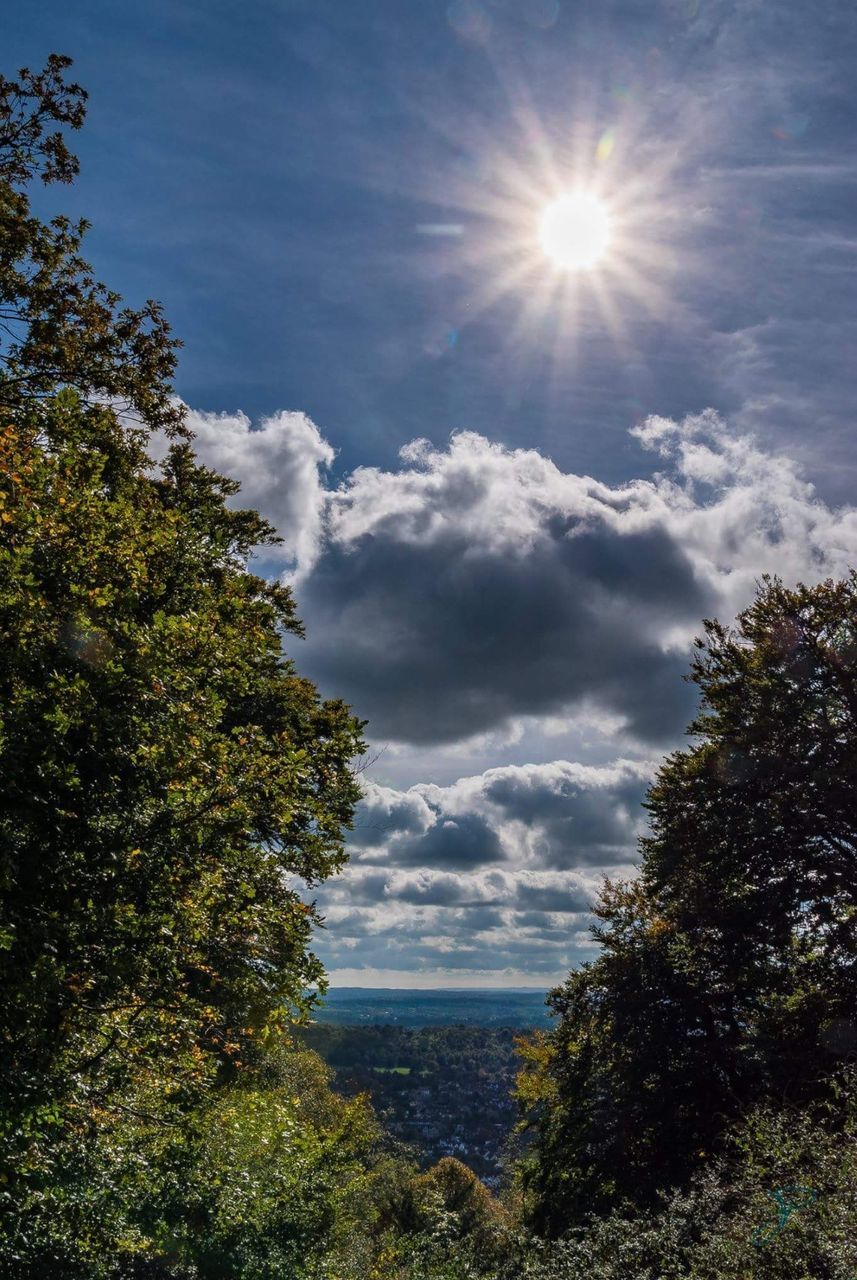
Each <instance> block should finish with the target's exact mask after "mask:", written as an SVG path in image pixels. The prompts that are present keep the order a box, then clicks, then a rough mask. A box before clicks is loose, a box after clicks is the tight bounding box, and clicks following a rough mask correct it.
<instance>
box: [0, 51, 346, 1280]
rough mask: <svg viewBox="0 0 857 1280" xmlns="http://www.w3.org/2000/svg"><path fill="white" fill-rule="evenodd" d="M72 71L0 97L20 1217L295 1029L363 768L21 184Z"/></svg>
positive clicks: (12, 1124) (1, 1061) (100, 304)
mask: <svg viewBox="0 0 857 1280" xmlns="http://www.w3.org/2000/svg"><path fill="white" fill-rule="evenodd" d="M67 65H68V59H63V58H57V57H53V58H51V59H50V60H49V62H48V65H47V68H46V69H45V71H44V72H42V73H40V74H39V75H32V74H31V73H30V72H28V71H23V72H21V74H20V79H19V81H18V82H17V83H14V84H13V83H10V82H8V81H6V80H0V210H2V225H0V309H3V308H5V309H3V310H2V322H3V325H4V326H5V327H4V329H3V332H4V334H5V339H4V342H5V345H4V347H3V350H2V355H0V364H1V365H2V369H0V411H1V412H0V1097H2V1099H3V1102H2V1115H0V1140H2V1143H3V1151H2V1156H3V1162H4V1168H3V1178H5V1181H3V1180H2V1178H0V1205H3V1206H4V1207H6V1208H12V1209H19V1208H20V1207H21V1206H22V1205H25V1204H29V1205H31V1207H32V1206H35V1207H34V1208H33V1212H34V1213H36V1212H37V1210H38V1205H39V1204H40V1203H41V1204H43V1203H44V1201H43V1200H42V1201H40V1200H39V1196H40V1195H41V1194H42V1192H44V1191H45V1188H47V1187H50V1186H51V1185H52V1184H51V1178H52V1176H53V1174H52V1169H54V1163H53V1160H54V1157H53V1155H52V1154H51V1153H52V1152H53V1151H54V1150H55V1149H56V1150H58V1149H59V1147H60V1146H62V1143H64V1142H65V1143H67V1142H68V1140H69V1135H70V1134H71V1135H74V1136H75V1141H77V1142H78V1143H79V1144H80V1145H81V1150H83V1148H84V1147H85V1146H86V1144H87V1143H88V1142H89V1140H90V1138H91V1137H92V1134H93V1133H94V1132H95V1131H97V1130H98V1129H99V1128H100V1127H103V1125H104V1124H105V1123H106V1119H105V1117H107V1116H108V1115H112V1116H114V1117H115V1116H116V1115H123V1114H125V1112H126V1111H127V1110H128V1107H129V1105H131V1104H130V1103H129V1100H130V1099H132V1098H133V1097H134V1096H136V1093H137V1091H140V1090H142V1092H143V1093H144V1094H145V1095H146V1098H147V1109H148V1110H152V1109H154V1110H157V1108H158V1107H159V1106H163V1107H165V1108H167V1109H169V1108H171V1107H174V1108H179V1109H181V1108H187V1107H188V1106H191V1105H196V1101H197V1099H198V1096H199V1091H200V1089H203V1088H205V1087H207V1085H208V1084H209V1083H210V1082H212V1081H222V1080H227V1079H229V1078H230V1076H231V1075H232V1074H234V1073H235V1071H236V1070H238V1069H239V1066H240V1063H241V1062H242V1061H243V1060H244V1059H245V1058H246V1056H247V1054H248V1053H249V1052H251V1050H252V1047H253V1045H255V1044H256V1043H258V1042H259V1041H261V1040H263V1039H264V1038H265V1037H266V1036H269V1035H271V1034H273V1033H274V1029H275V1028H276V1027H277V1026H278V1025H280V1024H281V1023H283V1022H284V1021H288V1020H289V1019H290V1018H293V1017H300V1016H302V1014H303V1012H305V1011H306V1009H307V1008H308V1007H309V1005H310V1003H311V999H312V997H311V996H309V995H308V990H309V988H311V987H312V986H314V985H316V984H320V983H323V973H322V968H321V965H320V964H319V962H318V961H317V960H316V959H315V957H314V956H313V955H312V953H311V952H310V951H309V949H308V945H309V939H310V934H311V930H312V927H313V925H314V924H316V923H317V922H318V919H319V917H318V914H317V912H316V910H315V908H314V906H313V905H311V904H308V903H306V902H305V901H304V900H303V897H302V894H301V891H300V886H301V884H303V885H306V886H309V887H310V888H311V887H312V886H313V885H315V884H316V883H317V882H318V881H319V880H321V879H323V878H324V877H325V876H327V875H329V874H330V873H331V872H333V871H335V870H336V869H337V868H339V867H340V866H341V865H342V863H343V861H344V857H345V854H344V848H343V834H344V829H345V828H346V827H347V826H348V825H349V823H350V820H351V816H352V812H353V807H354V804H355V803H356V800H357V798H358V795H359V789H358V786H357V782H356V779H355V777H354V774H353V772H352V769H351V761H352V760H353V759H354V757H355V756H356V755H357V754H359V753H360V752H361V751H362V749H363V743H362V741H361V723H360V722H359V721H357V720H356V719H355V718H354V717H353V716H352V714H351V713H350V711H349V710H348V708H347V707H346V706H344V705H343V704H342V703H341V702H338V701H326V702H325V701H322V700H321V699H320V698H319V696H318V693H317V691H316V689H315V688H314V686H313V685H312V684H311V683H310V682H309V681H308V680H306V679H303V678H301V677H300V676H299V675H298V674H297V672H296V671H295V669H294V666H293V664H292V662H291V661H290V660H289V659H288V658H287V657H286V656H284V654H283V650H282V643H283V638H284V637H285V636H295V635H300V634H301V626H300V623H299V621H298V619H297V617H296V613H295V606H294V602H293V600H292V597H291V594H290V592H289V590H288V589H287V588H285V587H283V586H280V585H277V584H273V583H269V582H266V581H264V580H263V579H261V578H259V577H257V576H255V575H254V574H252V573H251V572H249V571H248V568H247V563H248V559H249V557H250V556H251V554H252V553H253V552H254V551H255V550H256V549H257V548H259V547H260V546H264V545H266V544H269V543H271V542H274V541H276V535H275V533H274V531H273V529H272V528H271V527H270V526H269V525H267V524H266V523H265V522H264V521H263V520H262V519H261V518H260V517H259V516H258V515H257V514H256V513H255V512H252V511H241V510H234V509H232V507H231V506H230V505H229V500H230V499H231V498H232V497H233V496H234V495H235V494H236V492H237V490H238V485H237V484H236V483H235V482H233V481H230V480H227V479H224V478H223V477H221V476H218V475H216V474H215V473H213V472H212V471H210V470H208V469H206V468H205V467H203V466H201V465H200V464H199V462H198V461H197V460H196V458H195V457H194V455H193V452H192V449H191V447H190V444H189V443H188V442H187V440H183V439H181V438H179V439H175V438H174V440H173V443H172V444H171V446H170V447H169V450H168V453H167V456H166V459H165V460H164V461H163V463H162V464H160V465H157V466H156V465H155V464H154V463H153V462H152V461H151V460H150V458H149V457H148V456H147V452H146V450H147V446H148V442H149V438H150V434H151V432H152V430H154V429H163V430H165V431H166V432H167V434H168V435H169V434H170V433H172V435H173V436H174V437H175V436H176V435H178V436H179V437H180V436H181V434H182V431H183V428H182V423H181V413H180V411H179V410H178V409H176V408H175V405H174V401H173V398H172V392H171V388H170V386H169V383H168V377H169V374H170V373H171V371H172V367H173V361H174V346H175V344H174V343H173V342H172V340H171V339H170V338H169V333H168V329H167V327H166V325H165V323H164V322H163V321H162V319H161V317H160V312H159V310H158V309H157V308H155V307H154V306H153V305H148V306H147V308H145V309H144V311H143V312H132V311H129V310H127V309H120V307H119V300H118V298H117V296H116V295H115V294H112V293H110V292H108V291H106V290H104V289H103V288H102V287H101V286H100V285H96V284H94V283H93V281H92V277H91V273H90V272H89V268H88V267H87V266H86V264H85V263H83V262H82V261H81V259H80V258H79V256H78V254H77V246H78V243H79V236H80V234H81V228H80V227H78V228H75V229H72V228H70V227H69V225H68V224H67V223H65V222H64V221H63V220H62V219H55V220H54V221H53V222H52V223H50V224H47V225H44V224H41V223H39V222H38V220H37V219H35V218H33V217H32V216H31V215H30V213H29V206H28V202H27V198H26V195H25V193H24V192H23V191H22V190H19V187H22V186H23V185H25V184H26V183H27V182H28V181H32V180H33V179H34V178H35V177H36V176H41V177H42V178H44V180H45V181H55V180H68V179H69V178H70V177H72V176H73V174H74V172H75V170H76V161H75V160H74V158H73V157H72V156H71V155H70V154H69V152H68V151H67V150H66V148H65V144H64V142H63V141H62V139H61V137H58V136H57V135H47V134H46V132H45V131H46V127H47V124H48V122H50V121H58V122H60V123H61V124H67V125H69V126H70V127H72V128H77V127H79V125H80V123H81V121H82V118H83V98H84V95H83V93H82V91H81V90H80V89H78V88H77V87H76V86H74V85H71V86H67V85H66V84H65V83H64V80H63V72H64V71H65V68H66V67H67ZM117 401H119V402H120V403H118V404H117ZM129 412H130V416H131V418H132V423H131V425H129ZM185 434H186V433H185ZM165 1122H166V1121H165ZM81 1159H82V1157H81ZM82 1162H83V1161H82ZM31 1236H32V1233H31V1232H29V1229H27V1231H24V1229H23V1228H22V1227H21V1226H20V1223H19V1224H18V1225H17V1226H15V1225H14V1224H13V1226H12V1227H10V1228H9V1232H8V1233H7V1235H6V1244H7V1247H8V1249H9V1250H12V1249H13V1246H12V1245H10V1244H9V1241H10V1240H13V1239H14V1240H17V1241H18V1242H19V1243H20V1241H22V1240H24V1239H25V1237H26V1238H30V1237H31ZM18 1247H19V1246H18V1245H17V1244H16V1245H15V1246H14V1248H18ZM20 1247H21V1248H23V1247H24V1246H23V1245H21V1246H20ZM2 1248H3V1245H2V1244H0V1254H2ZM6 1256H7V1258H9V1257H12V1256H13V1253H10V1252H7V1255H6ZM15 1256H17V1255H15ZM37 1273H39V1274H41V1273H40V1272H38V1268H37Z"/></svg>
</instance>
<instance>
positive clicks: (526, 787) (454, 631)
mask: <svg viewBox="0 0 857 1280" xmlns="http://www.w3.org/2000/svg"><path fill="white" fill-rule="evenodd" d="M201 424H202V426H203V428H204V429H203V430H200V425H201ZM192 425H194V426H195V428H196V429H197V433H198V441H197V443H198V447H199V450H200V453H201V454H202V456H203V458H204V460H205V461H207V462H209V463H212V464H213V465H215V466H219V467H221V469H223V470H224V471H227V472H229V473H231V474H235V475H237V477H238V478H239V479H241V480H242V481H243V482H244V490H243V492H242V495H241V497H240V500H242V501H246V502H248V503H255V504H257V505H259V506H260V507H261V508H262V510H263V511H264V513H265V514H266V515H268V517H269V518H270V519H272V520H274V521H275V522H277V523H278V524H279V525H280V527H281V528H282V529H283V530H284V531H285V533H286V536H287V551H288V554H289V557H290V565H291V566H292V567H291V568H290V577H291V580H292V581H294V582H295V584H296V591H297V595H298V604H299V610H300V613H301V615H302V617H303V618H304V620H305V622H306V625H307V631H308V639H307V641H306V642H305V643H302V644H301V647H300V651H299V652H296V653H295V654H294V656H295V657H296V658H297V661H298V663H299V665H300V669H301V670H302V671H305V672H306V673H307V674H309V675H310V676H312V677H314V678H315V679H317V680H318V681H319V683H320V685H321V687H322V688H323V690H324V691H325V692H327V693H332V694H336V695H340V696H344V697H346V698H347V699H348V700H349V701H351V702H352V703H353V705H354V706H355V708H356V710H357V711H358V712H359V714H360V715H362V716H366V717H367V718H368V719H369V721H370V734H371V735H372V737H373V738H374V740H375V741H376V742H381V741H383V739H384V738H385V737H388V738H389V739H391V740H392V741H393V743H394V752H393V753H391V758H393V759H399V758H402V759H407V760H408V762H409V764H408V768H412V769H413V770H414V773H413V774H412V775H411V776H413V777H414V778H415V781H414V782H413V783H412V784H411V785H406V784H403V785H399V786H390V785H382V784H381V783H380V782H376V781H374V780H372V779H366V780H364V796H363V800H362V803H361V805H360V808H359V812H358V815H357V822H356V826H355V830H354V832H353V835H352V838H351V840H350V846H351V852H352V864H351V866H350V867H349V868H348V870H347V871H346V873H345V874H344V875H342V876H341V877H339V878H337V879H336V880H335V881H333V882H331V883H329V884H327V885H325V886H323V887H322V888H321V889H320V890H319V905H320V907H321V910H322V912H323V913H324V915H325V916H326V919H327V925H328V928H327V929H326V930H325V931H324V932H323V933H322V935H321V937H320V940H319V941H320V951H321V954H322V956H323V958H324V959H325V961H326V963H327V964H328V966H329V967H330V968H331V969H332V970H333V971H334V972H337V971H343V972H354V971H356V970H359V969H360V968H361V967H366V968H367V969H368V970H369V971H382V970H383V971H389V970H395V971H397V972H400V973H403V974H409V973H420V972H428V971H441V970H442V971H444V972H446V973H448V974H452V973H457V972H461V973H462V975H467V974H470V973H482V972H487V971H490V970H492V969H494V970H503V971H506V972H510V973H522V972H526V971H527V970H528V969H529V968H530V967H534V968H536V969H538V971H539V972H551V973H554V972H557V971H560V970H562V969H565V968H567V967H569V966H570V965H572V964H574V963H577V962H579V961H580V960H581V959H582V958H584V957H585V956H586V954H587V953H588V950H589V948H590V947H591V939H590V938H589V936H588V934H587V926H588V923H589V919H590V916H589V909H590V905H591V902H592V900H593V897H594V895H595V894H596V893H597V891H598V886H599V883H600V878H601V875H602V873H603V872H604V871H605V870H607V871H610V872H615V873H617V874H631V873H633V864H634V860H635V856H636V842H637V838H638V836H639V835H640V834H641V832H642V830H643V819H644V811H643V810H642V809H641V805H640V801H641V799H642V797H643V793H644V790H645V787H646V785H647V783H648V781H649V779H650V777H651V775H652V773H653V770H654V767H655V766H654V762H653V760H652V759H651V758H650V756H651V754H652V753H651V750H650V746H651V745H653V746H655V747H657V748H658V749H660V748H661V747H663V746H669V747H672V746H675V745H678V743H679V742H680V735H681V732H682V729H683V727H684V725H685V724H686V722H687V720H688V719H689V718H690V715H691V714H692V710H693V703H694V694H693V690H692V688H691V687H690V686H688V685H687V684H686V683H685V682H684V681H682V679H681V676H682V674H683V673H684V671H685V670H686V666H687V659H688V652H689V645H690V640H691V638H692V636H693V635H694V634H696V633H697V632H698V630H699V628H700V620H701V618H702V617H703V616H712V615H716V616H719V617H721V618H723V619H724V620H729V619H731V618H732V617H734V615H735V613H736V612H737V611H738V610H739V609H740V608H742V607H743V606H745V605H746V604H748V603H749V601H750V600H751V599H752V596H753V593H754V589H755V584H756V582H757V580H758V578H759V576H760V575H761V574H762V573H763V572H766V571H768V572H777V573H779V574H780V575H781V576H783V577H784V578H785V579H786V580H787V581H795V580H798V579H803V580H807V581H817V580H819V579H821V578H823V577H826V576H837V575H839V574H842V573H843V572H845V571H847V569H848V568H849V567H850V565H851V564H852V563H853V562H854V561H855V559H857V554H855V553H857V511H855V509H854V508H852V507H842V508H838V509H836V508H833V507H831V506H829V505H827V504H825V503H824V502H823V501H821V500H820V499H819V498H818V496H817V494H816V493H815V491H814V489H813V487H812V485H811V484H809V483H808V482H807V481H806V479H805V478H804V477H803V475H802V472H801V470H800V468H799V466H798V465H797V464H796V463H795V462H794V461H792V460H791V459H789V458H787V457H785V456H784V455H782V454H778V453H773V452H771V451H769V450H767V449H765V448H764V447H762V446H761V445H760V444H758V443H757V442H756V441H755V440H754V438H753V437H752V436H751V435H750V434H748V433H747V432H745V431H741V430H736V429H734V428H732V427H730V426H728V425H727V424H726V423H724V422H723V420H722V419H721V418H720V417H719V416H718V415H717V414H715V413H714V412H712V411H710V410H708V411H706V412H704V413H701V414H697V415H694V416H691V417H688V418H685V419H683V420H682V421H675V420H672V419H669V418H664V417H649V418H647V419H646V420H645V421H643V422H641V423H640V424H639V425H638V426H637V427H636V428H635V429H634V431H633V433H632V434H633V435H634V437H635V439H636V441H637V442H638V444H639V445H640V446H641V447H642V449H643V450H645V451H646V452H647V453H648V454H649V455H650V456H651V457H652V458H653V459H654V460H655V461H654V465H655V467H656V468H657V470H656V471H655V472H654V474H652V475H650V476H648V477H646V478H639V479H634V480H631V481H629V482H627V483H625V484H620V485H612V486H611V485H607V484H602V483H600V482H598V481H596V480H594V479H592V478H591V477H588V476H584V475H578V474H575V473H574V472H565V471H562V470H561V469H560V468H559V467H557V466H556V465H555V464H554V463H553V462H552V461H551V460H550V459H548V458H546V457H544V456H543V455H542V454H540V453H538V452H537V451H535V450H532V449H509V448H506V447H504V446H501V445H498V444H493V443H491V442H489V441H488V440H487V439H485V438H484V437H482V436H479V435H475V434H472V433H462V434H459V435H455V436H453V437H452V438H451V439H450V441H449V443H448V445H447V446H446V447H445V448H435V447H433V446H432V445H430V444H428V443H427V442H425V441H417V442H415V443H413V444H411V445H409V446H408V447H407V448H405V449H404V450H403V451H402V453H401V457H400V462H399V465H398V466H397V467H396V468H395V469H393V470H383V469H381V468H376V467H366V468H359V469H358V470H356V471H355V472H354V473H353V474H352V475H351V476H350V477H348V478H347V479H346V481H345V482H344V483H343V484H341V485H340V486H339V487H338V488H335V489H330V488H328V489H325V487H324V485H323V483H322V472H323V469H324V468H325V467H326V466H327V465H328V464H329V462H330V460H331V458H332V452H331V450H330V449H329V447H328V446H327V445H326V444H325V443H324V441H323V440H322V438H321V436H320V435H319V434H318V432H317V430H316V428H315V427H314V426H313V425H312V423H310V422H309V421H308V420H307V419H305V418H303V417H302V416H301V415H277V416H276V417H274V418H272V419H268V420H266V422H265V423H263V424H262V425H261V428H260V429H259V430H250V424H249V423H248V421H247V419H246V418H244V417H243V416H242V415H238V416H236V417H232V418H216V417H213V416H211V415H208V416H205V415H203V416H200V415H197V416H196V420H195V421H194V422H193V423H192ZM257 446H258V452H257ZM281 481H282V483H281ZM292 489H294V490H296V491H299V492H293V493H291V492H289V490H292ZM575 717H577V718H578V720H581V722H582V719H583V718H586V717H589V718H590V720H591V721H592V722H593V723H596V724H598V725H599V726H600V729H599V732H600V733H601V742H602V746H601V747H599V748H598V750H599V753H600V756H599V763H589V764H587V763H581V762H580V760H575V759H554V760H548V761H543V762H541V763H515V764H511V763H504V764H501V765H499V766H498V767H493V768H492V767H486V768H481V765H480V766H478V767H479V768H481V771H480V772H472V773H468V774H466V775H465V776H458V777H456V775H455V774H454V773H452V772H450V771H449V769H450V765H449V761H450V760H453V761H454V760H455V759H456V758H461V759H464V758H466V753H463V754H459V755H458V756H457V755H456V753H457V752H458V753H461V752H462V744H463V743H464V742H465V740H467V741H470V742H471V743H472V742H473V741H475V740H476V736H477V735H483V737H482V738H481V739H480V740H481V741H482V742H483V744H484V745H483V748H480V750H483V749H484V750H485V751H488V750H489V748H490V750H492V751H498V750H502V751H503V752H504V754H505V755H506V758H508V754H507V753H508V752H509V750H510V745H509V744H513V743H515V741H516V738H517V739H519V740H520V742H523V743H524V744H529V743H531V742H532V739H533V734H534V733H535V732H536V730H535V728H534V726H539V725H541V726H542V729H541V730H540V733H541V744H542V750H543V749H544V746H545V744H546V743H547V741H548V738H547V736H546V727H547V726H551V725H555V726H559V727H560V731H561V726H562V725H563V724H564V723H569V721H570V720H571V721H574V718H575ZM574 722H575V723H576V721H574ZM522 735H523V737H522ZM611 735H612V738H613V742H614V744H615V742H616V741H619V742H622V743H623V746H622V748H621V751H622V752H623V754H622V756H621V757H620V758H616V759H613V760H612V761H610V762H609V763H604V753H605V751H606V750H609V749H610V748H609V742H610V739H611ZM579 741H581V742H582V741H583V738H580V739H579ZM504 742H505V743H506V745H505V746H502V747H501V746H500V745H498V744H502V743H504ZM520 742H519V746H517V747H515V748H514V749H515V750H518V749H519V747H520ZM492 743H493V746H492V745H491V744H492ZM438 744H439V745H438ZM605 744H606V745H605ZM520 749H526V750H527V751H529V750H530V746H529V745H525V747H522V748H520ZM555 749H556V748H555ZM559 749H560V750H562V749H568V748H566V746H565V743H563V745H562V746H561V747H560V748H559ZM612 750H613V754H614V755H617V754H618V750H617V748H616V747H615V745H614V747H613V748H612ZM403 752H404V755H402V753H403ZM444 755H446V756H447V757H448V759H447V763H446V765H444V766H443V769H442V770H441V771H442V772H443V773H444V774H445V776H446V777H452V778H453V779H454V780H453V781H451V782H449V783H448V784H447V785H439V784H438V783H435V782H430V781H426V780H424V779H425V778H426V777H431V776H432V774H433V775H434V776H439V775H438V770H440V769H441V766H440V763H439V762H440V761H442V758H443V756H444ZM637 757H639V758H637ZM421 759H422V760H423V761H424V762H425V761H432V762H433V763H432V765H431V770H432V772H431V773H426V772H423V773H420V771H419V770H420V761H421ZM400 776H401V775H400ZM451 985H455V984H454V982H451Z"/></svg>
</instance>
